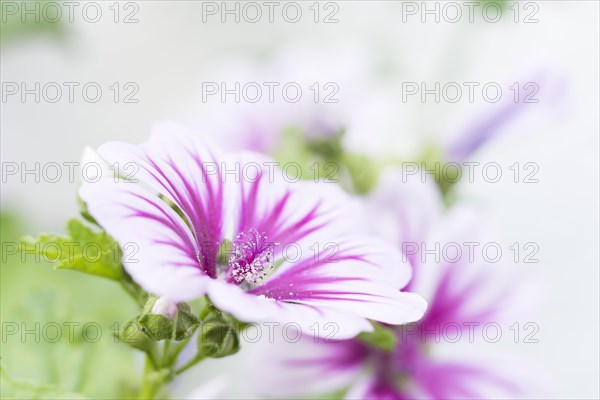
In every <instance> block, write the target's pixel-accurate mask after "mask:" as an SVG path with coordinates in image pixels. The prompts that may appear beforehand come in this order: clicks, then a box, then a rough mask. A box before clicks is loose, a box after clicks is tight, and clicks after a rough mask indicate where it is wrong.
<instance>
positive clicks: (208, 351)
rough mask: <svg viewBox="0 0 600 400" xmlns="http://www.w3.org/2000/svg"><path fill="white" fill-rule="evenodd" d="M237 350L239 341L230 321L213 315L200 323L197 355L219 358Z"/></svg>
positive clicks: (221, 316) (218, 315) (218, 314)
mask: <svg viewBox="0 0 600 400" xmlns="http://www.w3.org/2000/svg"><path fill="white" fill-rule="evenodd" d="M239 349H240V339H239V336H238V332H237V331H236V329H235V327H234V325H233V322H232V321H231V320H229V319H227V318H226V317H225V316H223V315H222V314H220V313H214V314H212V315H210V316H209V317H208V318H206V319H205V320H204V321H203V322H202V328H201V330H200V335H198V354H201V355H203V356H205V357H211V358H221V357H225V356H229V355H232V354H235V353H237V352H238V350H239Z"/></svg>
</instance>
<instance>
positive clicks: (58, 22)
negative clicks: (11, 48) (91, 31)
mask: <svg viewBox="0 0 600 400" xmlns="http://www.w3.org/2000/svg"><path fill="white" fill-rule="evenodd" d="M9 3H10V4H9ZM49 3H52V2H51V1H50V0H40V1H35V2H33V1H29V2H27V1H25V2H20V1H19V2H12V1H11V2H7V1H0V9H1V11H2V18H1V19H0V43H2V45H6V44H7V43H10V42H16V41H18V40H21V39H27V38H30V37H35V36H48V37H51V38H53V39H62V38H64V37H65V36H66V33H67V29H66V26H65V24H64V23H63V22H62V21H63V20H64V19H65V18H67V16H65V15H60V17H59V16H58V15H54V14H49V13H50V12H49V11H47V12H44V9H45V7H46V6H47V4H49ZM54 8H56V7H54ZM24 10H27V11H30V12H28V13H26V12H24Z"/></svg>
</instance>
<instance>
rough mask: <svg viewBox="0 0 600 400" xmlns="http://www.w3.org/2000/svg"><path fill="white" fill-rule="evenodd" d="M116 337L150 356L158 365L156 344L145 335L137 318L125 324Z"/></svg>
mask: <svg viewBox="0 0 600 400" xmlns="http://www.w3.org/2000/svg"><path fill="white" fill-rule="evenodd" d="M115 337H116V338H117V339H118V340H119V341H120V342H122V343H125V344H126V345H128V346H131V347H133V348H134V349H138V350H141V351H143V352H144V353H146V354H148V356H149V357H150V358H151V359H152V360H153V363H155V364H156V365H158V363H157V362H156V360H157V354H156V346H155V342H154V341H153V340H152V339H150V338H149V337H148V336H147V335H146V334H145V333H144V330H143V328H142V326H141V325H140V324H139V323H138V321H137V318H132V319H130V320H129V321H127V322H125V323H124V324H123V327H122V328H121V330H120V331H119V333H115Z"/></svg>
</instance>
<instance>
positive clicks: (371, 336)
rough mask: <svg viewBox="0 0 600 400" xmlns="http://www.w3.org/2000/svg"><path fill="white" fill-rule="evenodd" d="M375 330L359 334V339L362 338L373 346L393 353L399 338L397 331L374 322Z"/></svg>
mask: <svg viewBox="0 0 600 400" xmlns="http://www.w3.org/2000/svg"><path fill="white" fill-rule="evenodd" d="M372 324H373V328H374V331H373V332H363V333H361V334H360V335H358V340H361V341H363V342H365V343H367V344H369V345H371V346H373V347H376V348H378V349H380V350H383V351H386V352H388V353H391V352H392V351H393V350H394V348H395V347H396V343H397V341H398V338H397V336H396V333H395V332H394V331H393V330H392V329H389V328H386V327H384V326H382V325H380V324H377V323H375V322H372Z"/></svg>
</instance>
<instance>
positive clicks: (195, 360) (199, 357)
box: [175, 354, 206, 375]
mask: <svg viewBox="0 0 600 400" xmlns="http://www.w3.org/2000/svg"><path fill="white" fill-rule="evenodd" d="M205 358H206V357H205V356H204V355H202V354H196V356H195V357H194V358H192V359H191V360H190V361H188V362H187V363H185V365H184V366H183V367H181V368H179V369H178V370H176V371H175V375H179V374H181V373H183V372H185V371H187V370H188V369H190V368H192V367H193V366H194V365H196V364H198V363H199V362H200V361H202V360H204V359H205Z"/></svg>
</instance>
